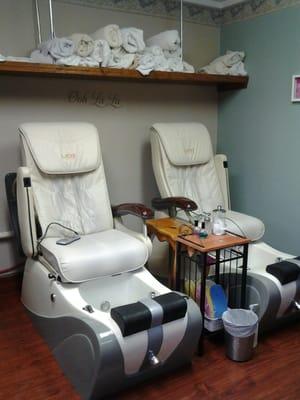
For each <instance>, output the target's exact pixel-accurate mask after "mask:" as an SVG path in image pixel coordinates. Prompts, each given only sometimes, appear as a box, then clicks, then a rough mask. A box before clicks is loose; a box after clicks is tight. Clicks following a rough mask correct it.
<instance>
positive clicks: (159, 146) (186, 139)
mask: <svg viewBox="0 0 300 400" xmlns="http://www.w3.org/2000/svg"><path fill="white" fill-rule="evenodd" d="M151 149H152V164H153V170H154V174H155V178H156V182H157V185H158V188H159V191H160V194H161V196H163V197H169V196H185V197H188V198H190V199H192V200H194V201H195V202H196V203H197V205H198V209H199V211H206V212H210V211H211V210H213V209H215V208H216V207H217V206H218V205H223V206H225V205H226V204H227V202H226V201H225V199H224V196H223V193H222V190H221V185H220V181H219V178H218V174H217V170H216V166H215V161H214V155H213V150H212V145H211V139H210V135H209V133H208V130H207V129H206V127H205V126H204V125H203V124H201V123H158V124H155V125H153V126H152V128H151Z"/></svg>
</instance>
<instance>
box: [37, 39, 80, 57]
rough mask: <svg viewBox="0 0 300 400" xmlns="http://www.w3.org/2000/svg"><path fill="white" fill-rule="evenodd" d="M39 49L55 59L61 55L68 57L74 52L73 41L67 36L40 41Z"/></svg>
mask: <svg viewBox="0 0 300 400" xmlns="http://www.w3.org/2000/svg"><path fill="white" fill-rule="evenodd" d="M39 50H40V51H41V53H43V54H44V55H45V56H47V55H48V54H50V55H51V56H52V57H53V58H54V59H55V60H56V59H58V58H61V57H70V56H71V55H72V54H73V53H74V43H73V41H72V40H71V39H68V38H54V39H51V40H48V41H47V42H43V43H41V44H40V46H39Z"/></svg>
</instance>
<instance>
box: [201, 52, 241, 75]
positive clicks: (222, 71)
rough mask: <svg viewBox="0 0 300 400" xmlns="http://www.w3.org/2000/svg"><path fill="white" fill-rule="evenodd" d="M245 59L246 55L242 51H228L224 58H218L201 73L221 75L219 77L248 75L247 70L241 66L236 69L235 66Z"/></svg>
mask: <svg viewBox="0 0 300 400" xmlns="http://www.w3.org/2000/svg"><path fill="white" fill-rule="evenodd" d="M244 58H245V53H244V52H242V51H230V50H228V51H227V52H226V54H224V55H223V56H220V57H217V58H216V59H215V60H213V61H212V62H211V63H210V64H208V65H206V66H205V67H203V68H202V69H201V71H203V72H206V73H207V74H219V75H229V74H230V75H238V74H239V75H240V74H243V73H244V74H245V75H247V73H246V71H245V68H242V67H241V66H239V67H235V65H237V64H239V63H240V62H242V61H243V60H244Z"/></svg>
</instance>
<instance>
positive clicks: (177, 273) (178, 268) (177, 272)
mask: <svg viewBox="0 0 300 400" xmlns="http://www.w3.org/2000/svg"><path fill="white" fill-rule="evenodd" d="M174 262H176V267H175V289H176V290H177V291H180V276H181V244H180V243H179V242H177V244H176V250H175V256H174Z"/></svg>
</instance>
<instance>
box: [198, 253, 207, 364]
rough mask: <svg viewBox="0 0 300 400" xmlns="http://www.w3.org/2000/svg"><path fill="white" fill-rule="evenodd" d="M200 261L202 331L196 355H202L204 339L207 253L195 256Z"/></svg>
mask: <svg viewBox="0 0 300 400" xmlns="http://www.w3.org/2000/svg"><path fill="white" fill-rule="evenodd" d="M197 259H198V260H200V262H197V264H198V265H199V266H200V269H201V294H200V312H201V314H202V331H201V335H200V338H199V343H198V355H199V356H200V355H202V354H203V352H204V349H203V339H204V315H205V287H206V268H207V253H202V254H200V255H199V256H197Z"/></svg>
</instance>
